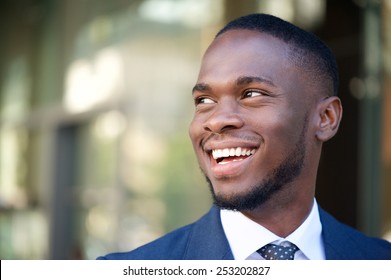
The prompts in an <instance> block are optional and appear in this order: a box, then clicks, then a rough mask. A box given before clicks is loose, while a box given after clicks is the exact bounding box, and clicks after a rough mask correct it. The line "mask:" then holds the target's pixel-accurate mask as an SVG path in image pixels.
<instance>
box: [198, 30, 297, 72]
mask: <svg viewBox="0 0 391 280" xmlns="http://www.w3.org/2000/svg"><path fill="white" fill-rule="evenodd" d="M288 48H289V47H288V45H287V44H286V43H284V42H283V41H281V40H279V39H277V38H275V37H273V36H271V35H268V34H265V33H260V32H257V31H251V30H243V29H240V30H230V31H227V32H225V33H223V34H221V35H220V36H219V37H217V38H216V39H215V40H214V41H213V42H212V44H211V45H210V47H209V48H208V50H207V51H206V53H205V55H204V58H203V61H202V65H201V71H200V78H203V77H207V76H208V75H211V74H213V75H214V76H215V77H218V76H222V77H226V78H228V77H229V76H231V75H234V76H235V75H239V76H240V75H249V74H251V75H262V76H267V77H269V78H273V77H274V76H275V77H277V76H279V75H280V74H281V73H282V72H285V71H287V70H288V69H289V68H291V67H292V65H291V63H290V62H289V60H288Z"/></svg>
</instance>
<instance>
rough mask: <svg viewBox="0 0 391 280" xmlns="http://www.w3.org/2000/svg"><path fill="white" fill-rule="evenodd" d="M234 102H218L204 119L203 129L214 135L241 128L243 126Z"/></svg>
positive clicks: (237, 105) (236, 104) (237, 107)
mask: <svg viewBox="0 0 391 280" xmlns="http://www.w3.org/2000/svg"><path fill="white" fill-rule="evenodd" d="M239 110H240V108H239V104H238V103H237V102H236V100H220V102H218V103H217V104H216V105H215V107H214V109H213V112H212V113H211V114H210V116H209V117H208V118H207V119H206V121H205V123H204V129H205V130H207V131H210V132H214V133H222V132H224V131H226V130H229V129H237V128H241V127H242V126H243V125H244V121H243V118H242V117H241V115H240V112H239Z"/></svg>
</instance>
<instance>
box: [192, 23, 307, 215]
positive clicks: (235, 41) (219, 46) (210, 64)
mask: <svg viewBox="0 0 391 280" xmlns="http://www.w3.org/2000/svg"><path fill="white" fill-rule="evenodd" d="M300 75H301V72H300V71H299V69H297V68H296V67H294V66H293V65H292V64H291V63H290V62H289V60H288V58H287V45H286V44H285V43H283V42H282V41H280V40H279V39H276V38H274V37H272V36H270V35H267V34H263V33H259V32H255V31H248V30H231V31H228V32H226V33H224V34H222V35H220V36H219V37H218V38H217V39H215V41H214V42H213V43H212V45H211V46H210V47H209V49H208V50H207V52H206V54H205V56H204V59H203V61H202V65H201V70H200V73H199V77H198V81H197V84H196V86H195V87H194V90H193V97H194V100H195V104H196V105H195V106H196V109H195V114H194V118H193V121H192V123H191V125H190V130H189V133H190V137H191V140H192V143H193V146H194V150H195V153H196V156H197V159H198V162H199V165H200V167H201V170H202V171H203V173H204V174H205V176H206V177H207V179H208V181H209V182H210V184H211V188H212V193H213V195H214V198H215V203H216V204H217V205H219V206H222V207H224V208H229V209H237V210H251V209H254V208H255V207H257V206H259V205H260V204H262V203H263V202H264V201H266V200H268V199H270V198H271V197H273V194H274V193H276V192H278V191H279V190H280V189H282V188H283V187H284V186H285V185H286V184H289V183H291V182H293V181H294V180H295V179H297V178H298V176H300V174H301V169H302V167H303V164H304V161H305V153H306V141H307V140H306V139H307V138H308V137H307V136H306V135H307V130H308V129H307V128H308V114H309V109H308V108H309V106H308V104H310V103H311V102H310V101H309V100H310V94H309V93H308V92H307V91H308V89H307V87H306V86H305V83H304V81H305V79H303V77H300Z"/></svg>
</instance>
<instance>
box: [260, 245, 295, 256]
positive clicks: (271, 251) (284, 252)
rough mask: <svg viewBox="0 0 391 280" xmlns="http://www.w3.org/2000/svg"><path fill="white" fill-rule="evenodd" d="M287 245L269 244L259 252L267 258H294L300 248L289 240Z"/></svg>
mask: <svg viewBox="0 0 391 280" xmlns="http://www.w3.org/2000/svg"><path fill="white" fill-rule="evenodd" d="M288 243H289V244H288V245H287V246H281V245H275V244H267V245H265V246H263V247H262V248H261V249H259V250H258V251H257V252H258V253H259V254H260V255H261V256H262V257H263V258H264V259H265V260H293V257H294V255H295V253H296V251H298V250H299V248H297V246H296V245H295V244H292V243H290V242H288Z"/></svg>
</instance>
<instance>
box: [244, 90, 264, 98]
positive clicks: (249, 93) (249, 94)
mask: <svg viewBox="0 0 391 280" xmlns="http://www.w3.org/2000/svg"><path fill="white" fill-rule="evenodd" d="M262 95H265V94H264V93H263V92H260V91H256V90H248V91H246V92H245V93H244V95H243V98H250V97H257V96H262Z"/></svg>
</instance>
